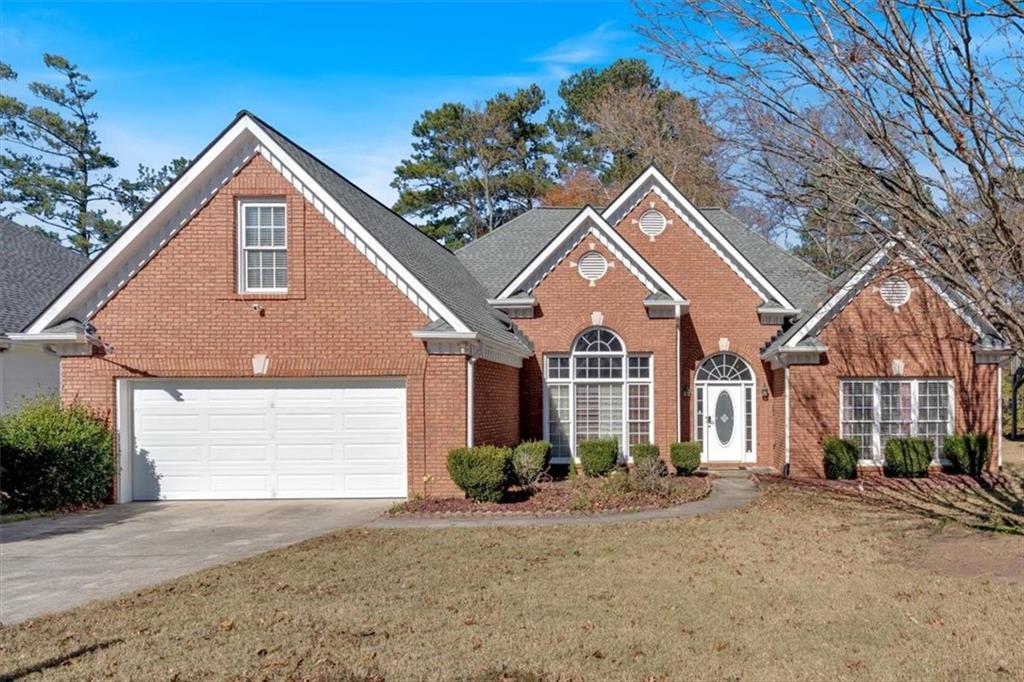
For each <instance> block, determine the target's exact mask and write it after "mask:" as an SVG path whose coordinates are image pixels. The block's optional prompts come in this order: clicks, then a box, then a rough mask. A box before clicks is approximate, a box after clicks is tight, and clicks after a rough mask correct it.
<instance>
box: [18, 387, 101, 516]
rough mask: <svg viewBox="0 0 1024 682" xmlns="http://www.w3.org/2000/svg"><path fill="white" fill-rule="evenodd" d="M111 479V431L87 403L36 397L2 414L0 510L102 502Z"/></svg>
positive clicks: (45, 508)
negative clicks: (86, 405)
mask: <svg viewBox="0 0 1024 682" xmlns="http://www.w3.org/2000/svg"><path fill="white" fill-rule="evenodd" d="M113 483H114V440H113V435H112V434H111V432H110V429H108V428H107V425H106V424H105V423H104V421H103V420H102V419H100V418H99V417H97V416H96V415H95V414H94V413H93V412H92V411H90V410H89V409H87V408H86V407H84V406H82V405H70V406H66V405H63V404H61V402H60V400H58V399H57V398H37V399H34V400H29V401H27V402H26V403H25V404H24V405H23V406H22V408H21V410H19V411H18V412H15V413H13V414H8V415H5V416H4V417H2V418H0V493H2V494H0V509H2V510H3V511H5V512H7V511H37V510H48V509H61V508H62V507H70V506H75V505H80V504H86V503H91V502H102V501H103V500H105V499H106V498H107V496H108V495H109V493H110V490H111V487H112V486H113Z"/></svg>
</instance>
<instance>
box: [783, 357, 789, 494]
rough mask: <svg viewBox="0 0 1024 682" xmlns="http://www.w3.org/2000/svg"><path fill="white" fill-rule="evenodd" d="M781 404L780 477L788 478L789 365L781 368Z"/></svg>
mask: <svg viewBox="0 0 1024 682" xmlns="http://www.w3.org/2000/svg"><path fill="white" fill-rule="evenodd" d="M782 381H783V387H782V394H783V397H782V404H783V408H782V409H783V418H784V420H785V428H784V432H785V440H784V450H785V463H784V464H783V466H782V475H783V476H787V477H788V476H789V365H783V366H782Z"/></svg>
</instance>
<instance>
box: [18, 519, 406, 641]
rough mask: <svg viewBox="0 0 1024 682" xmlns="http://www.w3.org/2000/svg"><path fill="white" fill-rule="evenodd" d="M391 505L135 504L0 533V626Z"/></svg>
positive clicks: (352, 522)
mask: <svg viewBox="0 0 1024 682" xmlns="http://www.w3.org/2000/svg"><path fill="white" fill-rule="evenodd" d="M393 503H394V500H261V501H230V502H136V503H131V504H121V505H115V506H111V507H106V508H103V509H98V510H96V511H91V512H84V513H81V514H68V515H65V516H60V517H56V518H44V519H32V520H29V521H20V522H16V523H9V524H5V525H2V526H0V623H3V624H9V623H15V622H18V621H21V620H25V619H27V618H34V617H35V616H40V615H42V614H45V613H51V612H55V611H63V610H65V609H68V608H71V607H72V606H77V605H78V604H82V603H85V602H87V601H92V600H93V599H100V598H106V597H113V596H116V595H118V594H121V593H124V592H129V591H132V590H137V589H140V588H143V587H148V586H150V585H154V584H156V583H159V582H163V581H165V580H169V579H171V578H176V577H178V576H182V575H185V574H188V573H192V572H194V571H198V570H199V569H202V568H206V567H207V566H213V565H215V564H222V563H225V562H229V561H235V560H237V559H242V558H244V557H248V556H252V555H254V554H259V553H260V552H265V551H267V550H269V549H274V548H275V547H282V546H284V545H289V544H292V543H295V542H298V541H300V540H304V539H306V538H310V537H314V536H316V535H322V534H323V533H327V532H329V531H332V530H337V529H339V528H351V527H353V526H360V525H363V524H365V523H367V522H369V521H371V520H373V519H374V518H376V517H377V516H379V515H380V514H381V513H382V512H384V511H385V510H386V509H387V508H388V507H389V506H391V504H393Z"/></svg>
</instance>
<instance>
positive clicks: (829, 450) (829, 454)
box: [825, 436, 860, 480]
mask: <svg viewBox="0 0 1024 682" xmlns="http://www.w3.org/2000/svg"><path fill="white" fill-rule="evenodd" d="M859 457H860V446H859V445H858V443H857V441H855V440H854V439H852V438H836V437H834V436H829V437H828V438H826V439H825V478H830V479H832V480H839V479H846V478H857V459H858V458H859Z"/></svg>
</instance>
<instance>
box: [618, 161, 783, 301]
mask: <svg viewBox="0 0 1024 682" xmlns="http://www.w3.org/2000/svg"><path fill="white" fill-rule="evenodd" d="M648 180H653V181H654V182H655V183H657V185H658V186H659V187H660V188H661V190H662V192H664V193H666V194H668V195H669V196H670V197H671V199H672V201H674V202H675V203H676V204H677V205H678V207H679V208H681V209H682V211H684V212H685V213H687V214H689V215H683V214H682V213H681V212H680V211H679V210H678V209H677V208H676V206H673V207H672V208H673V209H674V210H676V212H677V213H679V214H680V215H679V217H680V218H682V219H683V220H684V221H685V222H687V223H690V224H691V225H694V224H695V223H696V226H697V227H699V228H700V229H701V230H704V231H705V233H706V234H708V235H711V238H712V239H713V240H714V242H716V244H710V243H709V246H711V247H712V249H713V250H716V251H717V250H718V249H722V250H724V251H725V252H726V253H728V254H729V255H730V256H732V257H733V258H734V259H735V261H736V262H737V263H739V264H740V265H741V266H742V268H743V270H744V272H743V273H737V274H739V275H740V276H741V278H743V279H744V280H746V278H747V277H750V278H751V279H753V280H754V281H756V282H757V284H758V285H759V286H760V287H762V289H763V291H760V290H758V288H757V287H754V286H752V287H751V288H752V289H753V290H754V293H756V294H757V295H758V296H760V297H761V299H762V300H763V301H765V302H767V301H768V299H769V298H773V299H775V300H776V301H778V302H780V303H782V304H783V305H785V306H787V307H790V308H793V307H795V306H793V305H792V303H791V302H790V301H789V299H788V298H786V297H785V296H783V294H782V292H781V291H779V290H778V289H776V288H775V286H773V285H772V283H771V282H769V281H768V278H767V277H765V276H764V275H763V274H761V271H760V270H758V269H757V268H755V267H754V265H753V263H751V262H750V261H749V260H747V258H746V257H745V256H744V255H743V254H742V253H740V252H739V250H738V249H737V248H736V247H735V246H733V245H732V243H731V242H730V241H729V240H728V239H726V238H725V235H723V234H722V233H721V232H719V231H718V229H717V228H716V227H715V226H714V225H712V224H711V222H710V221H709V220H708V219H707V218H705V217H704V214H703V213H701V212H700V211H698V210H697V208H696V207H695V206H694V205H693V204H692V203H690V201H689V200H688V199H687V198H686V197H684V196H683V195H682V193H681V192H680V191H679V190H678V189H677V188H676V186H675V185H673V184H672V183H671V182H669V180H668V178H666V177H665V176H664V175H662V173H661V171H659V170H658V169H657V168H655V167H654V166H651V167H650V168H648V169H647V170H646V171H645V172H643V173H642V174H641V175H640V177H638V178H637V179H636V180H634V181H633V183H632V184H631V185H630V186H629V187H627V188H626V189H625V190H624V191H623V192H622V194H620V195H619V196H618V198H616V199H615V201H613V202H612V204H611V205H610V206H608V208H606V209H605V210H604V212H603V215H604V216H605V217H606V218H610V217H611V216H612V215H614V214H615V212H616V211H618V210H619V209H620V208H622V206H623V205H624V204H625V203H626V202H627V201H628V200H629V198H630V197H631V196H633V195H634V194H636V192H637V191H639V190H640V189H641V188H642V187H643V186H644V184H646V183H647V181H648ZM669 203H670V204H671V203H672V202H669ZM704 236H705V235H701V237H704ZM705 241H706V242H707V241H708V240H707V239H706V238H705ZM724 260H725V261H726V263H727V264H728V265H729V266H730V267H732V266H733V263H730V262H729V259H724ZM744 273H745V276H744ZM749 283H750V282H749V281H748V284H749ZM765 292H767V293H768V296H765Z"/></svg>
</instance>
